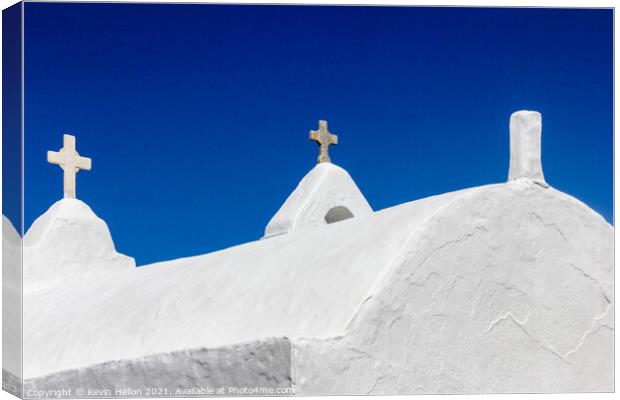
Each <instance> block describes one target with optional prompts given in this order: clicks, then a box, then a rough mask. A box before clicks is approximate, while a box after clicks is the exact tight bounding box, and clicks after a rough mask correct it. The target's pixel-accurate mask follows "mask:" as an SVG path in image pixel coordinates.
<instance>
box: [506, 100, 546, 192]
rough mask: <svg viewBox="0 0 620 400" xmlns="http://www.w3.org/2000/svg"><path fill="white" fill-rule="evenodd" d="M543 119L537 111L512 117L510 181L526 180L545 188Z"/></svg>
mask: <svg viewBox="0 0 620 400" xmlns="http://www.w3.org/2000/svg"><path fill="white" fill-rule="evenodd" d="M541 134H542V118H541V115H540V113H539V112H536V111H526V110H523V111H517V112H515V113H513V114H512V115H511V116H510V169H509V171H508V181H512V180H515V179H520V178H526V179H530V180H532V181H533V182H535V183H538V184H539V185H541V186H543V187H548V186H549V185H548V184H547V183H546V182H545V176H544V175H543V170H542V163H541V146H540V138H541Z"/></svg>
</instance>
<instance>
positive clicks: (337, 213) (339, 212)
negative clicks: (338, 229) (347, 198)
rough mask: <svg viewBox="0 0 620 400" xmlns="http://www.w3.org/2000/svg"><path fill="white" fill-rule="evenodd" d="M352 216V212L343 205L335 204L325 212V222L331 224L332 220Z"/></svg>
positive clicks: (341, 219) (340, 219) (337, 220)
mask: <svg viewBox="0 0 620 400" xmlns="http://www.w3.org/2000/svg"><path fill="white" fill-rule="evenodd" d="M349 218H353V213H352V212H351V211H349V209H348V208H346V207H344V206H337V207H334V208H332V209H331V210H329V211H328V212H327V214H325V222H327V223H328V224H333V223H334V222H339V221H344V220H345V219H349Z"/></svg>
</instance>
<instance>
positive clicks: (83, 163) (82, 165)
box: [75, 157, 92, 171]
mask: <svg viewBox="0 0 620 400" xmlns="http://www.w3.org/2000/svg"><path fill="white" fill-rule="evenodd" d="M75 166H76V167H77V168H79V169H85V170H86V171H90V168H91V166H92V160H91V159H90V158H88V157H78V158H77V160H76V163H75Z"/></svg>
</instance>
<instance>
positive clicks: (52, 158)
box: [47, 151, 61, 164]
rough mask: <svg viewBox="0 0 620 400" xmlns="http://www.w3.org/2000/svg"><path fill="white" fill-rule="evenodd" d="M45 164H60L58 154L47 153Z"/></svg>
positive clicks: (54, 152)
mask: <svg viewBox="0 0 620 400" xmlns="http://www.w3.org/2000/svg"><path fill="white" fill-rule="evenodd" d="M47 162H48V163H51V164H60V162H61V157H60V153H58V152H57V151H48V152H47Z"/></svg>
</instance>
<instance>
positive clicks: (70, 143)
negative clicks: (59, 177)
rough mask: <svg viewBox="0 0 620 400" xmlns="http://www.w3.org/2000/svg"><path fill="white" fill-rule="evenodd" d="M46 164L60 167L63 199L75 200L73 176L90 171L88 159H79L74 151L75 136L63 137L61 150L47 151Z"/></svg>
mask: <svg viewBox="0 0 620 400" xmlns="http://www.w3.org/2000/svg"><path fill="white" fill-rule="evenodd" d="M47 162H49V163H51V164H57V165H60V167H61V168H62V169H63V170H64V175H65V176H64V193H65V198H68V199H75V175H76V174H77V172H78V171H79V170H81V169H85V170H87V171H90V167H91V160H90V158H86V157H80V155H79V154H78V152H77V151H76V150H75V136H72V135H63V148H62V149H60V151H58V152H55V151H48V152H47Z"/></svg>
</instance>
